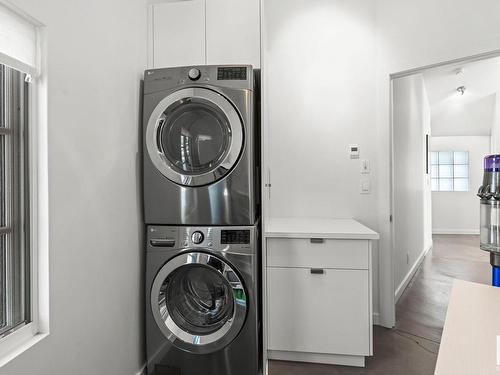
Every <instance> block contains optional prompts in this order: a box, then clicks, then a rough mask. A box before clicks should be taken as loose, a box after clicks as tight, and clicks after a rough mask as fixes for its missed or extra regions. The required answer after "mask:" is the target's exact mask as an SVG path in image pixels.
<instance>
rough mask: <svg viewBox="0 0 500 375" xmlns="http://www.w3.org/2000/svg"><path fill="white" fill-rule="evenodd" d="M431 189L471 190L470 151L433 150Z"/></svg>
mask: <svg viewBox="0 0 500 375" xmlns="http://www.w3.org/2000/svg"><path fill="white" fill-rule="evenodd" d="M431 190H432V191H469V152H468V151H432V152H431Z"/></svg>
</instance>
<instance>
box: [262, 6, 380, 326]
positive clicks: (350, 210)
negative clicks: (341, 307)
mask: <svg viewBox="0 0 500 375" xmlns="http://www.w3.org/2000/svg"><path fill="white" fill-rule="evenodd" d="M263 28H264V31H263V46H262V51H263V52H262V56H263V74H264V75H265V76H264V90H265V91H264V94H263V95H264V98H265V99H264V100H265V101H264V113H263V118H264V125H263V126H264V127H265V131H267V132H268V133H267V137H268V138H269V171H266V173H270V182H271V183H272V188H271V194H270V195H271V199H270V200H269V207H268V208H269V210H268V212H267V215H269V216H271V217H335V218H355V219H357V220H359V221H361V222H362V223H363V224H365V225H368V226H369V227H371V228H372V229H375V230H376V229H377V211H376V210H377V202H376V197H377V186H376V180H375V178H374V177H373V176H374V175H376V173H377V165H376V160H375V156H376V154H377V144H376V142H373V140H374V139H376V137H377V130H376V110H375V103H376V97H375V93H376V87H375V80H374V75H375V65H374V64H373V62H374V60H375V57H376V54H375V39H374V38H375V3H374V2H371V1H366V0H353V1H341V0H334V1H332V0H289V1H287V2H286V5H285V6H284V3H283V2H282V1H279V0H266V1H264V2H263ZM349 144H358V145H359V147H360V158H361V159H369V160H370V162H371V164H370V167H371V174H370V175H367V177H369V178H370V179H371V193H370V194H360V179H361V177H362V176H361V173H360V170H361V166H360V159H350V157H349V154H348V145H349ZM374 247H375V249H374V255H373V259H374V275H375V276H374V280H373V281H374V289H375V293H374V294H373V295H374V311H375V312H377V311H378V298H377V297H378V292H377V284H378V277H377V275H378V273H377V258H378V256H377V249H376V244H375V246H374ZM375 319H377V316H376V313H375Z"/></svg>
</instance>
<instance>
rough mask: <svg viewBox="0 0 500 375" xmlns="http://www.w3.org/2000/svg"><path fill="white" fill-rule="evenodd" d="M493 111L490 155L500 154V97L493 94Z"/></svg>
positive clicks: (497, 94)
mask: <svg viewBox="0 0 500 375" xmlns="http://www.w3.org/2000/svg"><path fill="white" fill-rule="evenodd" d="M494 97H495V109H494V111H493V112H494V113H493V125H492V127H491V153H492V154H498V153H500V95H499V93H498V92H497V93H496V94H495V96H494Z"/></svg>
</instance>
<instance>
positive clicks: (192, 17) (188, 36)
mask: <svg viewBox="0 0 500 375" xmlns="http://www.w3.org/2000/svg"><path fill="white" fill-rule="evenodd" d="M151 7H152V9H151V11H152V14H151V17H150V22H151V25H150V27H151V26H152V27H151V28H152V43H150V48H152V54H151V51H150V64H151V60H152V64H153V66H152V67H153V68H165V67H172V66H183V65H203V64H205V0H189V1H176V2H168V3H160V4H154V5H152V6H151Z"/></svg>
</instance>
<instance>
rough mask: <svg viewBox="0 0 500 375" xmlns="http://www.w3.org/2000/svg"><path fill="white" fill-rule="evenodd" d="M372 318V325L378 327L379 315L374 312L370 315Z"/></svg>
mask: <svg viewBox="0 0 500 375" xmlns="http://www.w3.org/2000/svg"><path fill="white" fill-rule="evenodd" d="M372 317H373V318H372V319H373V324H374V325H377V326H378V325H379V324H380V314H379V313H378V312H374V313H373V314H372Z"/></svg>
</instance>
